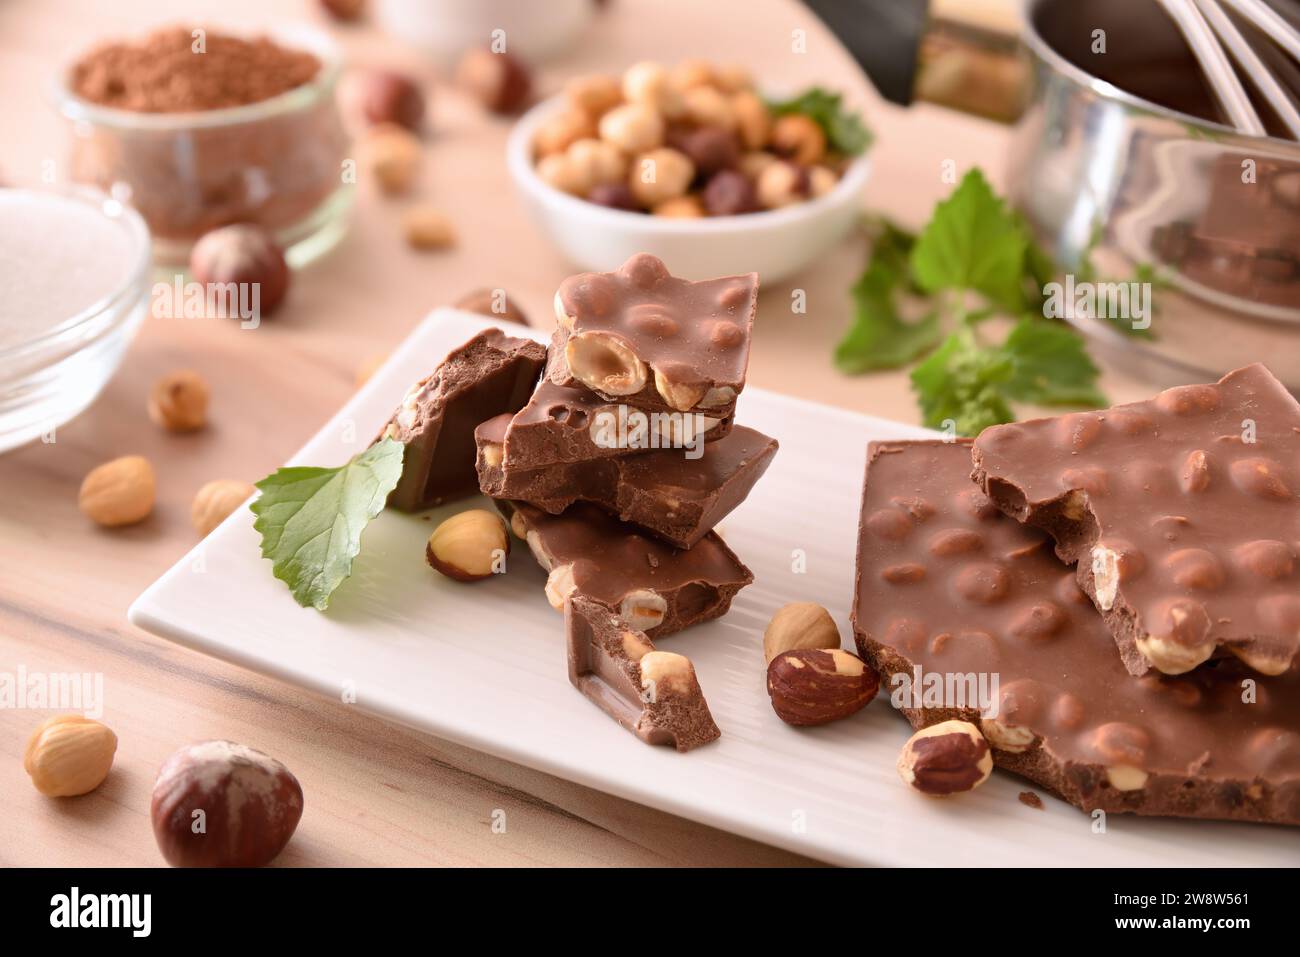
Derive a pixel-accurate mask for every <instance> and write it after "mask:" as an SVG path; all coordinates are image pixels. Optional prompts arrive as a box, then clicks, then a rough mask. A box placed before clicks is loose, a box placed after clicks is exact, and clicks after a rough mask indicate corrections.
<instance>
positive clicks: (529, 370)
mask: <svg viewBox="0 0 1300 957" xmlns="http://www.w3.org/2000/svg"><path fill="white" fill-rule="evenodd" d="M545 364H546V350H545V349H543V348H542V346H541V345H540V344H538V343H536V342H533V341H532V340H531V339H516V338H514V337H512V336H507V335H506V334H505V333H503V332H502V331H501V330H500V329H486V330H484V331H483V332H480V333H479V334H478V335H476V336H474V337H473V338H472V339H470V340H469V341H468V342H466V343H465V344H464V345H463V346H460V347H458V348H456V349H453V350H452V351H451V352H450V353H449V354H448V355H447V358H445V359H444V360H443V361H442V362H441V364H439V366H438V368H437V369H435V370H434V371H433V372H432V373H431V374H430V375H428V376H426V377H425V378H423V379H421V380H420V381H419V382H417V383H416V384H415V385H413V386H412V387H411V388H410V389H409V390H408V391H407V393H406V395H405V396H404V397H403V398H402V404H401V405H400V406H398V408H397V411H396V412H394V413H393V417H392V418H391V419H390V420H389V421H388V424H387V425H385V426H384V428H383V430H382V431H381V432H380V435H379V437H380V438H384V437H389V438H394V439H397V440H398V441H399V442H402V443H404V444H405V445H406V453H405V456H404V458H403V459H402V477H401V478H400V479H399V480H398V482H397V487H396V488H395V489H393V493H392V494H391V495H390V496H389V498H388V503H389V504H390V505H392V506H394V507H395V508H400V509H405V510H407V511H418V510H420V509H425V508H432V507H433V506H435V505H441V504H442V503H444V502H450V501H454V500H455V499H458V498H464V497H466V496H469V495H476V494H478V474H477V472H476V471H475V468H474V459H475V456H476V450H475V446H474V429H475V428H476V427H477V426H478V424H479V423H480V422H483V421H485V420H487V419H490V418H492V417H493V416H495V415H499V414H501V413H506V412H515V411H517V410H519V409H520V408H522V407H523V405H524V403H525V402H527V401H528V398H529V396H530V395H531V394H532V392H533V387H534V385H535V384H536V383H537V380H538V377H539V376H540V375H541V372H542V369H543V367H544V366H545Z"/></svg>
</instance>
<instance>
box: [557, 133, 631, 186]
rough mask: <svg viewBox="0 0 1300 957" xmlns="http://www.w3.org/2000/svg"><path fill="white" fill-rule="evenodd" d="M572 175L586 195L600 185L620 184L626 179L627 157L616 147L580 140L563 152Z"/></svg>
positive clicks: (603, 142) (604, 143)
mask: <svg viewBox="0 0 1300 957" xmlns="http://www.w3.org/2000/svg"><path fill="white" fill-rule="evenodd" d="M564 155H565V156H566V157H567V158H568V160H569V163H570V164H571V166H572V167H573V173H574V176H575V177H576V178H578V179H579V180H580V181H581V183H582V184H583V185H584V186H585V188H584V189H582V190H580V192H583V193H586V192H588V191H589V190H590V189H591V188H592V187H593V186H599V185H601V184H602V183H621V182H623V181H624V180H625V179H627V165H628V161H627V157H626V156H625V155H624V154H623V151H622V150H620V149H619V148H618V147H617V146H614V145H613V144H612V143H606V142H605V141H604V140H597V139H581V140H577V141H575V142H573V143H571V144H569V148H568V149H567V150H565V151H564Z"/></svg>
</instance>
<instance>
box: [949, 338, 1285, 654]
mask: <svg viewBox="0 0 1300 957" xmlns="http://www.w3.org/2000/svg"><path fill="white" fill-rule="evenodd" d="M973 458H974V473H973V475H972V478H974V479H975V481H976V482H977V483H979V485H980V486H981V487H982V488H984V490H985V491H987V493H988V495H989V497H990V498H991V499H992V500H993V502H994V504H996V505H997V506H998V507H999V508H1000V509H1002V510H1003V511H1004V512H1006V513H1007V514H1008V515H1011V516H1013V517H1014V518H1016V519H1018V520H1019V521H1022V522H1027V523H1028V524H1030V525H1035V526H1037V527H1039V528H1042V529H1045V530H1046V531H1047V532H1049V533H1050V534H1051V535H1052V537H1053V538H1054V539H1055V540H1056V552H1057V554H1058V555H1059V556H1060V557H1061V559H1062V560H1063V561H1066V562H1069V563H1075V562H1077V563H1078V576H1079V584H1080V586H1081V587H1082V588H1083V590H1084V591H1086V592H1087V593H1088V595H1089V596H1090V597H1091V598H1092V600H1093V602H1094V604H1095V605H1096V606H1097V608H1098V610H1100V612H1101V614H1102V617H1103V618H1104V619H1105V621H1106V624H1107V625H1108V626H1109V628H1110V631H1111V633H1112V634H1113V635H1114V636H1115V641H1116V642H1117V644H1118V645H1119V649H1120V654H1121V655H1122V656H1123V659H1124V664H1125V665H1126V666H1127V667H1128V670H1129V672H1130V673H1132V674H1135V675H1140V674H1144V673H1145V672H1146V671H1147V670H1148V669H1150V668H1154V669H1156V670H1157V671H1161V672H1164V673H1165V674H1183V673H1185V672H1188V671H1191V670H1192V669H1193V668H1195V667H1197V666H1198V665H1200V664H1201V663H1202V662H1205V661H1207V660H1210V659H1211V658H1213V657H1216V656H1221V655H1223V654H1225V653H1229V652H1230V653H1231V654H1233V655H1235V656H1236V657H1237V658H1240V659H1241V660H1242V661H1243V662H1245V663H1246V664H1247V665H1248V666H1249V667H1251V668H1253V669H1254V670H1255V671H1258V672H1261V673H1263V674H1269V675H1276V674H1281V673H1282V672H1284V671H1287V670H1288V669H1292V668H1293V663H1294V662H1295V660H1296V652H1297V650H1298V649H1300V561H1298V560H1297V559H1298V557H1300V403H1297V402H1296V400H1295V399H1294V398H1293V397H1292V396H1291V394H1290V393H1289V392H1287V390H1286V389H1285V388H1284V387H1283V385H1282V384H1281V383H1280V382H1278V381H1277V379H1275V378H1273V376H1272V375H1271V374H1270V373H1269V371H1268V370H1267V369H1266V368H1264V366H1262V365H1258V364H1256V365H1251V366H1247V367H1245V368H1244V369H1238V370H1237V371H1236V372H1232V373H1229V374H1228V375H1226V376H1224V377H1223V378H1222V379H1221V380H1219V382H1217V383H1215V384H1212V385H1188V386H1180V387H1178V388H1175V389H1169V390H1168V391H1165V392H1162V393H1161V394H1160V395H1158V396H1156V397H1155V398H1154V399H1150V400H1148V401H1145V402H1135V403H1132V404H1130V405H1120V406H1115V407H1114V408H1111V409H1106V410H1104V411H1101V412H1079V413H1074V414H1071V415H1064V416H1059V417H1057V418H1051V419H1037V420H1034V421H1031V422H1018V423H1014V424H1011V425H999V426H994V427H992V428H989V429H985V430H984V432H983V433H981V434H980V436H979V438H978V439H976V440H975V448H974V453H973Z"/></svg>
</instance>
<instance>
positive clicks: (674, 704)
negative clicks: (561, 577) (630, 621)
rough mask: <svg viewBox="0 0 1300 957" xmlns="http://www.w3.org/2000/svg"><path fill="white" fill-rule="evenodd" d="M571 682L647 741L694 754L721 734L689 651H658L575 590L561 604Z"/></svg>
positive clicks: (640, 633)
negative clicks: (693, 750)
mask: <svg viewBox="0 0 1300 957" xmlns="http://www.w3.org/2000/svg"><path fill="white" fill-rule="evenodd" d="M564 629H565V633H566V635H567V640H568V649H569V681H571V682H572V683H573V686H574V687H575V688H577V689H578V690H579V691H581V692H582V693H583V694H584V695H586V696H587V697H588V698H590V699H591V701H592V702H593V703H594V704H595V705H596V706H597V707H598V708H600V709H601V710H602V711H604V712H605V713H606V714H608V715H609V716H610V717H611V718H613V719H614V720H615V721H617V722H618V723H619V724H620V725H622V726H623V727H624V728H627V729H628V730H629V731H631V732H632V733H633V734H635V735H636V736H637V737H638V738H640V739H641V740H642V741H644V742H646V743H647V744H666V745H671V746H672V747H674V748H676V749H677V750H678V751H690V750H691V749H692V748H698V747H699V746H700V745H702V744H708V743H709V742H710V741H716V740H717V739H718V737H719V736H720V735H721V734H722V732H720V731H719V730H718V726H717V725H716V724H715V723H714V721H713V715H712V714H710V713H709V705H708V703H707V702H706V701H705V700H704V692H703V691H701V690H700V682H699V680H698V679H697V678H696V677H695V666H694V665H692V664H691V661H690V659H689V658H687V657H685V656H684V655H679V654H674V653H673V652H670V651H656V650H655V647H654V645H652V644H651V643H650V639H649V638H647V637H646V635H645V632H642V631H638V630H636V629H634V628H629V627H628V626H627V624H626V623H625V622H624V621H623V620H622V619H621V618H619V617H618V616H617V615H615V614H614V613H613V612H611V611H610V610H609V609H608V608H606V607H605V606H604V605H601V604H599V603H598V602H594V601H592V600H590V599H588V598H583V597H582V596H581V595H574V596H573V597H572V598H570V599H569V600H568V601H567V602H566V603H565V606H564Z"/></svg>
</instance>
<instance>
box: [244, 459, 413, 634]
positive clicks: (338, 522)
mask: <svg viewBox="0 0 1300 957" xmlns="http://www.w3.org/2000/svg"><path fill="white" fill-rule="evenodd" d="M405 449H406V447H405V446H404V445H403V444H402V443H401V442H397V441H395V440H393V439H389V438H386V439H383V440H382V441H380V442H376V443H375V444H374V445H372V446H370V448H368V449H366V450H365V451H364V452H362V453H360V454H359V455H355V456H353V457H352V459H351V460H350V461H349V462H348V463H347V464H346V465H343V466H340V467H338V468H315V467H305V466H298V467H294V468H283V469H277V470H276V471H275V472H273V473H272V474H270V475H268V476H267V477H266V478H264V479H262V481H260V482H257V483H256V485H257V488H258V489H259V490H260V491H261V493H262V494H261V495H259V496H258V497H257V498H256V499H254V500H253V503H252V504H251V505H250V506H249V508H251V509H252V511H253V514H254V515H256V516H257V520H256V521H255V522H254V523H253V527H254V528H255V529H257V530H258V531H259V532H261V533H262V557H263V558H269V559H271V562H272V566H271V568H272V572H273V573H274V574H275V577H276V578H278V579H280V580H281V581H283V582H284V583H285V584H286V585H288V586H289V590H290V591H291V592H292V593H293V597H294V600H295V601H297V602H298V604H300V605H302V606H303V607H304V608H306V607H311V608H315V609H316V610H317V611H324V610H325V609H326V608H327V607H329V602H330V596H331V595H333V594H334V590H335V589H336V588H338V587H339V585H341V584H342V583H343V581H344V579H346V578H347V577H348V576H349V575H351V574H352V560H353V559H354V558H356V557H357V554H358V553H359V552H360V551H361V533H362V532H363V531H364V530H365V527H366V525H367V524H369V522H370V520H371V519H372V518H374V517H375V516H376V515H378V514H379V513H380V512H381V511H383V508H384V505H385V503H386V502H387V501H388V494H389V493H390V492H392V490H393V489H394V488H395V487H396V486H397V480H398V479H399V478H400V477H401V475H402V455H403V454H404V452H405Z"/></svg>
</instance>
